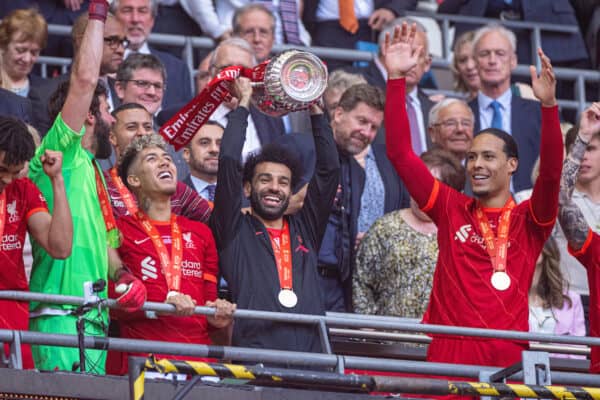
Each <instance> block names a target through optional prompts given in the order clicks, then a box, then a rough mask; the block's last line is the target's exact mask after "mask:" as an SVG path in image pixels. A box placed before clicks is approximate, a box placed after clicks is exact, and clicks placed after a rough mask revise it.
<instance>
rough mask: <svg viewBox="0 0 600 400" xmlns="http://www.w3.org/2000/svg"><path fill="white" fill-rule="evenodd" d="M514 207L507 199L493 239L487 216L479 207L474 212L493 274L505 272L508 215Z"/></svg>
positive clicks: (511, 201)
mask: <svg viewBox="0 0 600 400" xmlns="http://www.w3.org/2000/svg"><path fill="white" fill-rule="evenodd" d="M514 207H515V202H514V200H513V199H512V198H510V199H508V201H507V202H506V204H505V205H504V207H502V214H500V219H499V220H498V236H497V237H494V232H492V228H491V227H490V222H489V221H488V219H487V216H486V215H485V213H484V212H483V210H482V209H481V205H478V206H477V209H476V210H475V216H476V217H477V222H478V223H479V228H480V229H481V234H482V235H483V239H484V240H485V244H486V248H487V252H488V254H489V255H490V258H491V260H492V267H493V268H494V272H504V271H506V258H507V252H508V245H507V244H508V230H509V225H510V213H511V212H512V209H513V208H514Z"/></svg>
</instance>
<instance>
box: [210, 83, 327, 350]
mask: <svg viewBox="0 0 600 400" xmlns="http://www.w3.org/2000/svg"><path fill="white" fill-rule="evenodd" d="M232 89H233V94H234V95H235V97H237V98H238V99H239V105H238V107H237V108H236V109H235V110H233V111H232V112H231V113H230V114H229V118H228V120H229V121H228V124H227V127H226V128H225V132H224V133H223V139H222V141H221V150H220V151H221V154H220V157H219V169H218V177H217V181H218V182H219V184H218V185H217V190H216V195H215V208H214V210H213V213H212V215H211V219H210V224H211V228H212V230H213V234H214V235H215V240H216V243H217V250H218V252H219V260H220V267H221V272H222V274H223V276H224V277H225V279H226V280H227V282H228V283H229V288H230V290H231V294H232V299H233V302H234V303H236V304H237V305H238V307H240V308H243V309H252V310H265V311H279V312H292V313H298V314H321V315H322V314H324V313H325V303H324V298H323V293H322V291H321V288H320V285H319V276H318V274H317V250H318V248H319V244H320V243H321V239H322V237H323V233H324V231H325V226H326V225H327V217H328V216H329V209H330V204H331V202H332V201H333V197H334V196H335V191H336V187H337V183H338V180H339V161H338V155H337V150H336V146H335V142H334V140H333V135H332V132H331V129H330V127H329V124H328V122H327V118H326V117H325V116H324V114H323V111H322V110H321V109H320V108H319V107H318V106H313V107H312V110H311V113H312V121H311V122H312V126H313V137H314V141H315V149H316V154H317V163H316V168H315V174H314V175H313V178H312V179H311V181H310V183H309V185H308V191H307V195H306V200H305V202H304V206H303V207H302V209H301V210H300V211H298V212H297V213H296V214H294V215H286V216H284V212H285V210H286V208H287V206H288V204H289V199H290V196H291V193H292V188H293V187H294V186H295V184H296V183H297V181H298V179H299V178H300V176H301V174H302V171H301V169H302V167H301V164H300V161H299V160H298V159H297V158H296V156H295V154H294V153H293V152H290V151H289V150H286V149H285V148H283V147H282V146H280V145H277V144H268V145H265V146H263V148H262V150H261V151H260V152H259V153H257V154H253V155H251V156H250V157H249V158H248V160H247V161H246V164H245V165H244V169H243V171H242V169H241V168H240V166H239V160H240V156H241V154H242V148H243V146H244V141H245V139H246V138H245V136H246V128H247V125H248V122H247V117H248V112H249V111H248V109H249V106H250V98H251V95H252V86H251V84H250V81H249V80H248V79H246V78H238V79H237V80H236V81H235V82H234V84H233V85H232ZM242 184H243V188H244V195H245V196H246V197H249V198H250V212H248V213H244V212H242V211H241V208H242V192H241V190H240V189H241V187H242ZM233 345H235V346H243V347H255V348H269V349H280V350H296V351H312V352H319V351H321V350H322V348H321V343H320V340H319V334H318V331H317V329H316V327H314V326H306V325H300V324H292V325H290V324H282V323H278V322H272V321H257V320H238V321H236V322H235V325H234V328H233Z"/></svg>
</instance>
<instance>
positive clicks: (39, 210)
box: [25, 207, 48, 221]
mask: <svg viewBox="0 0 600 400" xmlns="http://www.w3.org/2000/svg"><path fill="white" fill-rule="evenodd" d="M39 212H46V213H47V212H48V209H47V208H44V207H36V208H32V209H31V210H29V212H28V213H27V215H25V221H29V218H31V216H32V215H33V214H37V213H39Z"/></svg>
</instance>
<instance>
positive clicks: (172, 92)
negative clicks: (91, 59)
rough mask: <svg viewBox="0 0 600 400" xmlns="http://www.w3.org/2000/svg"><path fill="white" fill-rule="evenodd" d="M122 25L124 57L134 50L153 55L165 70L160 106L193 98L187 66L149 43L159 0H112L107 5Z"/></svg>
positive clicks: (185, 101) (184, 101) (134, 51)
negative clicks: (125, 44)
mask: <svg viewBox="0 0 600 400" xmlns="http://www.w3.org/2000/svg"><path fill="white" fill-rule="evenodd" d="M110 10H111V12H112V13H114V14H115V16H116V17H117V19H118V20H119V21H121V23H122V24H123V25H124V26H125V29H126V33H127V39H128V40H129V47H128V48H127V51H126V52H125V58H127V57H129V55H130V54H133V53H141V54H152V55H154V56H156V57H158V58H159V59H160V61H161V62H162V64H163V65H164V67H165V70H166V76H167V80H166V83H167V85H166V86H167V89H166V91H165V93H164V96H163V100H162V105H163V107H166V106H168V105H173V104H179V103H187V102H188V101H190V100H191V99H192V81H191V78H190V71H189V70H188V68H187V66H186V65H185V64H184V63H183V61H181V60H180V59H178V58H177V57H175V56H173V55H171V54H169V53H165V52H162V51H158V50H156V49H155V48H153V47H151V46H149V45H148V36H150V32H151V31H152V28H153V27H154V21H155V18H156V12H157V10H158V0H114V1H113V2H112V4H111V8H110Z"/></svg>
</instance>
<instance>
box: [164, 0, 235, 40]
mask: <svg viewBox="0 0 600 400" xmlns="http://www.w3.org/2000/svg"><path fill="white" fill-rule="evenodd" d="M158 1H159V2H161V3H163V4H161V5H160V6H159V7H158V18H157V19H156V26H155V31H156V32H165V33H176V34H181V35H187V36H201V35H200V34H198V33H197V31H198V30H201V31H202V33H204V35H207V36H210V37H211V38H213V39H214V40H216V41H218V42H221V41H223V40H225V39H229V38H230V37H231V18H230V19H229V20H228V21H220V20H219V17H218V15H217V12H216V11H215V4H214V3H213V1H212V0H158ZM174 22H175V23H174Z"/></svg>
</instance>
